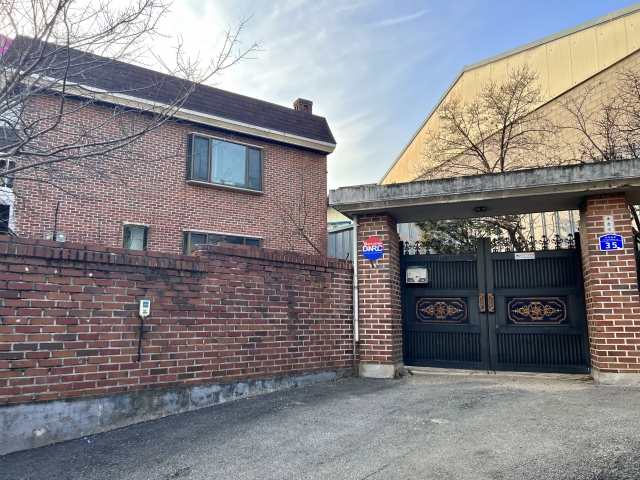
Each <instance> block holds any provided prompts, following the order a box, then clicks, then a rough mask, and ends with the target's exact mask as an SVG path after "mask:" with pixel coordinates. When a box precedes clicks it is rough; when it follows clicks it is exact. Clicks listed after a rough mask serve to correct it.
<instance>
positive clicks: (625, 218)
mask: <svg viewBox="0 0 640 480" xmlns="http://www.w3.org/2000/svg"><path fill="white" fill-rule="evenodd" d="M604 215H613V218H614V222H615V233H616V234H618V235H622V237H623V239H624V245H623V246H624V250H615V251H605V252H603V251H600V246H599V241H598V237H600V236H601V235H604V234H605V232H604V221H603V216H604ZM633 241H634V240H633V234H632V231H631V222H630V219H629V210H628V208H627V204H626V200H625V196H624V194H623V193H616V194H609V195H594V196H589V197H586V198H585V200H584V202H583V204H582V206H581V208H580V246H581V248H582V270H583V272H584V280H585V299H586V304H587V322H588V325H589V344H590V352H591V372H592V375H593V378H594V379H595V380H596V381H598V382H600V383H605V384H624V385H640V363H639V362H640V294H639V293H638V279H637V274H636V261H635V255H634V248H633Z"/></svg>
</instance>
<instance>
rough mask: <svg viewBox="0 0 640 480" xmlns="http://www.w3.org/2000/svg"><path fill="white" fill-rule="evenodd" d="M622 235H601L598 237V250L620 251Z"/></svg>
mask: <svg viewBox="0 0 640 480" xmlns="http://www.w3.org/2000/svg"><path fill="white" fill-rule="evenodd" d="M623 248H624V247H623V246H622V235H603V236H602V237H600V250H602V251H604V252H606V251H607V250H622V249H623Z"/></svg>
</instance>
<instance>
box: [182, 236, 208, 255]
mask: <svg viewBox="0 0 640 480" xmlns="http://www.w3.org/2000/svg"><path fill="white" fill-rule="evenodd" d="M206 243H207V235H206V234H204V233H192V234H191V240H190V241H189V251H188V252H187V254H189V253H191V252H192V251H193V247H195V246H196V245H203V244H206Z"/></svg>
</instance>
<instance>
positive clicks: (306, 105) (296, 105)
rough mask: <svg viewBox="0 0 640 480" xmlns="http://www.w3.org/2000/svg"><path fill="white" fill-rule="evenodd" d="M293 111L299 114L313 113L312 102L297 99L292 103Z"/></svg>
mask: <svg viewBox="0 0 640 480" xmlns="http://www.w3.org/2000/svg"><path fill="white" fill-rule="evenodd" d="M293 109H294V110H300V111H301V112H307V113H313V102H312V101H311V100H305V99H304V98H299V99H297V100H296V101H295V102H293Z"/></svg>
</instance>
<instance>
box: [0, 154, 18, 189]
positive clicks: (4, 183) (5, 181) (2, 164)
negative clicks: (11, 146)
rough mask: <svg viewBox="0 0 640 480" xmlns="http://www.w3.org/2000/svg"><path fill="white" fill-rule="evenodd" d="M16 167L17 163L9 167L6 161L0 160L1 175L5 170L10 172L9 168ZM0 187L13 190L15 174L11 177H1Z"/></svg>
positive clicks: (12, 163) (10, 164)
mask: <svg viewBox="0 0 640 480" xmlns="http://www.w3.org/2000/svg"><path fill="white" fill-rule="evenodd" d="M15 166H16V164H15V162H9V164H8V165H7V161H6V160H0V175H1V174H2V171H3V170H8V169H9V168H14V167H15ZM0 187H6V188H13V173H10V174H9V175H5V176H0Z"/></svg>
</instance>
